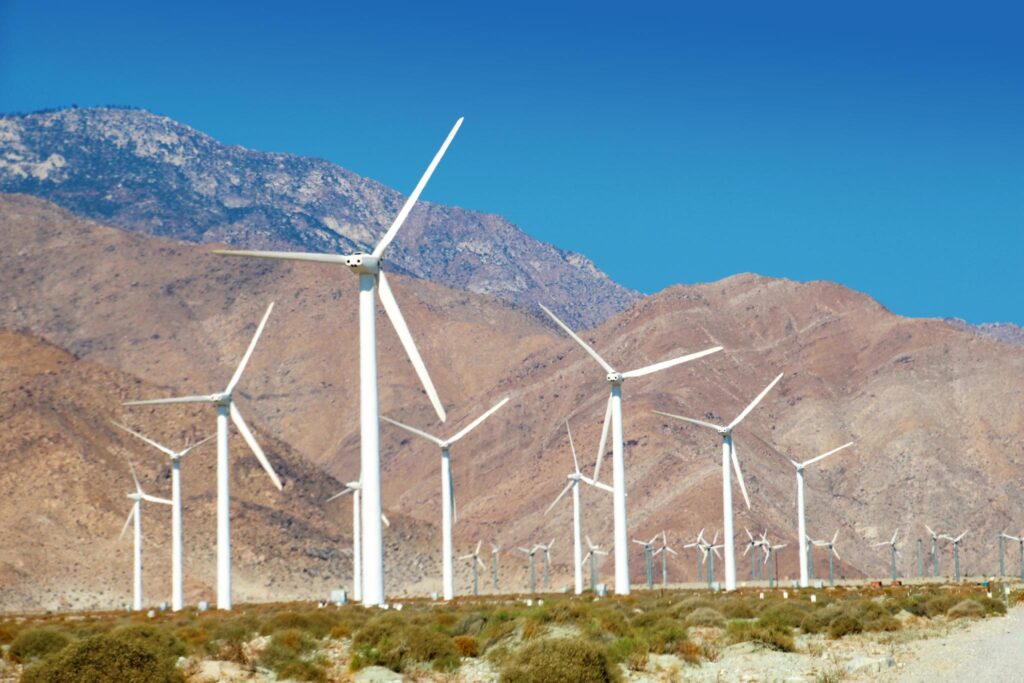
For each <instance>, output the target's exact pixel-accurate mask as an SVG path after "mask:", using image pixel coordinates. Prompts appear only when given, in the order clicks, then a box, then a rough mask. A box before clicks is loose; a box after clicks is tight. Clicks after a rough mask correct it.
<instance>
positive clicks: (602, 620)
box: [597, 610, 629, 636]
mask: <svg viewBox="0 0 1024 683" xmlns="http://www.w3.org/2000/svg"><path fill="white" fill-rule="evenodd" d="M597 627H598V629H600V630H601V631H604V632H605V633H610V634H611V635H613V636H624V635H626V634H627V633H629V622H628V620H627V619H626V615H625V614H623V613H622V612H621V611H620V610H613V611H605V612H601V613H600V614H599V615H598V616H597Z"/></svg>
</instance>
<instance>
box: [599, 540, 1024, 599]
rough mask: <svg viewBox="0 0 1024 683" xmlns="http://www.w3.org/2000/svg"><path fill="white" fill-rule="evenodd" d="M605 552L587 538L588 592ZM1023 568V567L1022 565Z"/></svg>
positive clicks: (606, 552)
mask: <svg viewBox="0 0 1024 683" xmlns="http://www.w3.org/2000/svg"><path fill="white" fill-rule="evenodd" d="M607 554H608V551H607V550H601V546H599V545H594V544H593V543H592V542H591V540H590V536H587V554H586V555H584V557H583V561H584V562H586V561H587V560H590V591H591V592H594V591H596V590H597V556H598V555H607ZM1022 566H1024V565H1022Z"/></svg>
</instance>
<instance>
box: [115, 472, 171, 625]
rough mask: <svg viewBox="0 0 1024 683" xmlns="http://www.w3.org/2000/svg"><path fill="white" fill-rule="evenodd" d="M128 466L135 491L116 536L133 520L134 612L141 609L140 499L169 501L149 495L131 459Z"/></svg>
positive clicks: (157, 501) (122, 532) (129, 497)
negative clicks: (122, 524)
mask: <svg viewBox="0 0 1024 683" xmlns="http://www.w3.org/2000/svg"><path fill="white" fill-rule="evenodd" d="M128 467H129V468H131V471H132V481H133V482H135V492H134V493H129V494H128V499H129V500H132V501H134V502H133V503H132V509H131V511H130V512H129V513H128V519H126V520H125V521H124V526H123V527H121V535H120V536H118V538H124V534H125V532H126V531H128V525H129V524H131V523H132V520H133V519H134V520H135V561H134V569H135V571H134V574H133V582H132V588H133V590H132V609H133V610H135V611H136V612H139V611H141V610H142V501H144V500H145V501H148V502H150V503H160V504H161V505H171V504H172V503H171V501H169V500H167V499H166V498H157V497H156V496H151V495H149V494H148V493H146V492H145V491H143V490H142V485H141V484H139V478H138V477H137V476H135V466H134V465H132V461H131V460H129V461H128Z"/></svg>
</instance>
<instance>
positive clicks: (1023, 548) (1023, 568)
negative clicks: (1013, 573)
mask: <svg viewBox="0 0 1024 683" xmlns="http://www.w3.org/2000/svg"><path fill="white" fill-rule="evenodd" d="M1003 536H1004V537H1006V538H1007V539H1009V540H1011V541H1017V543H1019V544H1020V580H1021V581H1024V534H1021V535H1020V536H1010V535H1009V534H1007V533H1003Z"/></svg>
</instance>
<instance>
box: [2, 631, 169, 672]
mask: <svg viewBox="0 0 1024 683" xmlns="http://www.w3.org/2000/svg"><path fill="white" fill-rule="evenodd" d="M21 680H22V681H23V682H24V683H109V681H118V683H182V681H183V680H184V679H183V678H182V675H181V673H180V672H179V671H178V670H177V668H175V666H174V663H173V662H171V661H170V660H168V659H161V658H160V657H158V656H157V655H156V654H154V653H153V651H152V650H150V649H149V648H146V647H143V646H141V645H138V644H137V643H134V642H130V641H124V640H120V639H118V638H113V637H111V636H109V635H98V636H92V637H91V638H86V639H85V640H80V641H77V642H75V643H72V644H71V645H68V646H67V647H66V648H64V649H63V650H62V651H61V652H60V653H59V654H57V655H54V656H53V657H49V658H47V659H46V660H44V661H42V662H40V663H38V664H36V665H35V666H31V667H29V668H28V669H26V670H25V672H24V674H22V678H21Z"/></svg>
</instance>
